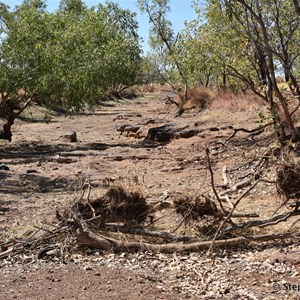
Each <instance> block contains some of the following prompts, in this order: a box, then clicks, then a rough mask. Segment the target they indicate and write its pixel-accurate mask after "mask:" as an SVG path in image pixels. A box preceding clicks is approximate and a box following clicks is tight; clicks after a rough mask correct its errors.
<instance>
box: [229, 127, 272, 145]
mask: <svg viewBox="0 0 300 300" xmlns="http://www.w3.org/2000/svg"><path fill="white" fill-rule="evenodd" d="M271 125H273V122H270V123H267V124H265V125H263V126H259V127H257V128H254V129H245V128H234V129H233V131H234V132H233V134H232V135H231V136H230V137H229V138H228V139H227V140H225V142H224V144H227V143H228V142H229V141H230V140H231V139H232V138H234V137H235V135H236V134H237V133H238V132H240V131H242V132H246V133H250V134H251V136H255V135H259V134H261V133H263V131H264V129H265V128H267V127H268V126H271Z"/></svg>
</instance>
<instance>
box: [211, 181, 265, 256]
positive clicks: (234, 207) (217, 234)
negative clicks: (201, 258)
mask: <svg viewBox="0 0 300 300" xmlns="http://www.w3.org/2000/svg"><path fill="white" fill-rule="evenodd" d="M258 182H259V180H257V181H256V182H255V183H254V184H253V185H252V186H251V187H250V188H249V189H248V190H247V191H246V192H244V193H243V194H242V195H241V196H240V197H239V199H238V200H237V201H236V202H235V203H234V205H233V207H232V209H231V211H230V213H229V214H228V215H227V217H226V218H225V219H224V220H223V222H222V223H221V224H220V226H219V228H218V230H217V231H216V233H215V236H214V238H213V240H212V241H211V244H210V246H209V249H208V251H207V252H208V253H210V252H212V251H213V249H214V247H215V243H216V240H217V238H218V237H219V235H220V232H221V230H222V228H223V227H224V226H225V224H226V222H227V221H229V220H230V218H231V216H232V214H233V212H234V210H235V209H236V207H237V206H238V204H239V203H240V202H241V200H242V199H243V198H244V197H245V196H247V194H248V193H249V192H250V191H251V190H252V189H254V188H255V187H256V185H257V184H258ZM231 223H232V222H231Z"/></svg>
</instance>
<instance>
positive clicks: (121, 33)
mask: <svg viewBox="0 0 300 300" xmlns="http://www.w3.org/2000/svg"><path fill="white" fill-rule="evenodd" d="M0 20H1V27H0V30H1V43H0V57H1V65H0V68H1V69H0V72H1V76H0V92H1V93H8V94H14V93H16V91H17V90H18V89H21V88H22V89H24V90H25V92H26V94H27V95H32V94H33V93H34V94H36V95H37V96H38V97H39V98H40V100H42V101H48V102H49V101H50V102H51V103H52V104H53V103H58V104H60V105H63V106H65V107H67V108H73V109H79V108H80V107H81V106H82V105H85V104H86V103H87V104H91V105H92V104H94V103H96V102H97V101H98V100H100V99H102V98H103V97H105V96H106V95H107V94H111V93H117V92H118V91H120V89H122V88H124V87H125V86H130V85H132V84H134V83H135V81H136V78H137V76H138V74H139V64H140V61H141V48H140V44H139V43H140V39H139V36H138V33H137V29H138V24H137V21H136V16H135V14H134V13H132V12H130V11H129V10H125V9H122V8H120V7H119V6H118V5H117V4H115V3H112V2H106V4H105V5H103V4H99V5H98V6H97V7H93V8H88V7H87V6H86V5H85V4H84V3H83V2H82V1H80V0H62V1H61V3H60V6H59V9H58V10H56V11H55V12H48V11H47V7H46V5H44V1H38V0H26V1H23V3H22V4H21V5H19V6H16V7H15V8H14V9H12V10H11V9H10V8H9V7H8V6H7V5H5V4H3V3H0Z"/></svg>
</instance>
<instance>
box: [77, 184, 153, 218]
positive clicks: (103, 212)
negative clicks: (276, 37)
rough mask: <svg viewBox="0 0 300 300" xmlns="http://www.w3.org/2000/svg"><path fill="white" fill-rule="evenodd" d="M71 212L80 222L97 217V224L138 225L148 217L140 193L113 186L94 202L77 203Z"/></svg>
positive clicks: (144, 200) (147, 206) (145, 205)
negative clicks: (121, 223) (74, 213)
mask: <svg viewBox="0 0 300 300" xmlns="http://www.w3.org/2000/svg"><path fill="white" fill-rule="evenodd" d="M72 211H73V212H76V217H77V218H80V219H82V220H86V219H92V218H93V217H95V216H97V218H95V221H96V222H97V223H98V224H105V223H106V222H124V223H129V224H140V223H142V222H144V221H145V220H146V218H147V216H148V213H149V205H148V204H147V202H146V199H145V198H144V196H143V195H142V194H141V193H139V192H137V191H126V190H125V189H124V188H123V187H121V186H114V187H111V188H110V189H109V190H108V191H107V193H106V194H105V195H104V196H103V197H100V198H98V199H96V200H94V201H91V202H88V201H79V202H78V203H76V204H75V205H74V206H73V208H72Z"/></svg>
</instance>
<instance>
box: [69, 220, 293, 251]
mask: <svg viewBox="0 0 300 300" xmlns="http://www.w3.org/2000/svg"><path fill="white" fill-rule="evenodd" d="M73 227H74V229H75V236H76V239H77V243H78V244H81V245H87V246H90V247H93V248H96V249H99V250H105V251H114V252H122V251H127V252H137V251H155V252H161V253H174V252H183V251H191V252H192V251H201V250H204V249H207V248H209V247H210V246H211V241H203V242H195V243H190V244H181V243H170V244H151V243H144V242H130V241H127V240H117V239H114V238H108V237H105V236H101V235H97V234H95V233H93V232H91V231H90V230H88V229H87V228H85V227H84V226H83V225H82V224H80V223H79V222H78V221H76V220H74V223H73ZM293 236H294V235H293V234H292V233H285V234H271V235H257V236H243V237H237V238H231V239H227V240H216V241H215V242H214V246H215V247H226V246H229V245H230V246H232V245H237V244H244V243H250V242H261V241H270V240H277V239H280V240H282V239H288V238H292V237H293Z"/></svg>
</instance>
